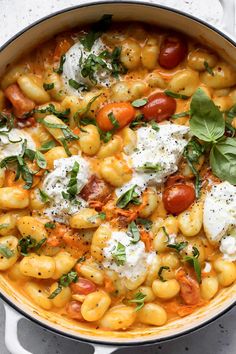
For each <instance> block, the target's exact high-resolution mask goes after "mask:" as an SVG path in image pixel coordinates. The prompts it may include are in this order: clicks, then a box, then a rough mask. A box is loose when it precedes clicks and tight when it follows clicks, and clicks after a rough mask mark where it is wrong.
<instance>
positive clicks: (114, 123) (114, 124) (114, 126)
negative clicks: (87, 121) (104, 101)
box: [108, 112, 120, 129]
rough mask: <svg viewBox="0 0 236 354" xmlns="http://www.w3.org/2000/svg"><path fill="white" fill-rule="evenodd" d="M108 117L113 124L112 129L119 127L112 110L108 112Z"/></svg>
mask: <svg viewBox="0 0 236 354" xmlns="http://www.w3.org/2000/svg"><path fill="white" fill-rule="evenodd" d="M108 119H109V121H110V122H111V124H112V125H113V129H118V128H119V127H120V124H119V122H118V120H117V119H116V117H115V116H114V113H113V112H110V113H109V114H108Z"/></svg>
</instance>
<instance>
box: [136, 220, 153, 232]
mask: <svg viewBox="0 0 236 354" xmlns="http://www.w3.org/2000/svg"><path fill="white" fill-rule="evenodd" d="M136 222H137V224H140V225H143V226H144V228H145V229H146V230H147V231H150V230H151V227H152V224H153V222H152V221H151V220H148V219H143V218H137V219H136Z"/></svg>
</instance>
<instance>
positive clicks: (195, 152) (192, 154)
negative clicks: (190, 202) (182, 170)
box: [183, 138, 205, 198]
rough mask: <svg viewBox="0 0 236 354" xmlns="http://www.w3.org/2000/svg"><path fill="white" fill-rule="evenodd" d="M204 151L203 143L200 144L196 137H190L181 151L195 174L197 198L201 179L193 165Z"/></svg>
mask: <svg viewBox="0 0 236 354" xmlns="http://www.w3.org/2000/svg"><path fill="white" fill-rule="evenodd" d="M204 151H205V147H204V145H202V144H200V143H199V142H198V141H197V139H195V138H192V139H191V140H190V141H189V142H188V144H187V145H186V146H185V148H184V153H183V156H184V157H185V158H186V160H187V163H188V165H189V167H190V169H191V171H192V173H193V174H194V176H195V191H196V197H197V198H199V197H200V190H201V180H200V175H199V172H198V170H197V169H196V167H195V166H194V165H195V164H198V163H199V159H200V157H201V156H202V155H203V153H204Z"/></svg>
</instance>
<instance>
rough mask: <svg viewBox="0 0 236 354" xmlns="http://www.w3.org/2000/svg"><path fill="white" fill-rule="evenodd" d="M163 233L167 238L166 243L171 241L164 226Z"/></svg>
mask: <svg viewBox="0 0 236 354" xmlns="http://www.w3.org/2000/svg"><path fill="white" fill-rule="evenodd" d="M162 231H163V232H164V234H165V236H166V242H169V241H170V235H169V234H168V232H167V231H166V228H165V226H162Z"/></svg>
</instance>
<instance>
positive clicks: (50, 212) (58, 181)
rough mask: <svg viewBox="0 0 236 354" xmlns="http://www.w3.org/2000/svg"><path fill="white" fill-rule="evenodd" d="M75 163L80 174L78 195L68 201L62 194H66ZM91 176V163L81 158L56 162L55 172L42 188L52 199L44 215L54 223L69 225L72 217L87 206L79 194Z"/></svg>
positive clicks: (69, 158)
mask: <svg viewBox="0 0 236 354" xmlns="http://www.w3.org/2000/svg"><path fill="white" fill-rule="evenodd" d="M75 162H77V163H78V164H79V172H78V173H77V177H76V179H77V195H76V197H75V198H74V199H73V200H67V199H65V198H64V197H63V194H62V192H65V193H66V190H67V188H68V184H69V181H70V177H71V171H72V168H73V166H74V163H75ZM90 175H91V173H90V168H89V163H88V162H87V161H86V160H85V159H84V158H82V157H81V156H72V157H68V158H62V159H58V160H55V161H54V170H53V171H52V172H50V173H49V174H48V175H47V176H46V178H45V180H44V182H43V186H42V189H43V191H44V192H45V193H47V195H48V196H49V197H50V199H51V201H50V204H49V206H48V207H47V208H46V209H45V210H44V214H45V215H47V216H48V217H49V218H50V219H52V220H54V221H58V222H64V223H67V222H68V218H69V216H70V215H73V214H75V213H76V212H78V210H79V209H80V208H82V207H85V206H86V202H85V201H84V200H83V199H82V198H81V197H79V196H78V194H79V192H80V191H81V189H82V188H83V187H84V186H85V184H86V183H87V182H88V179H89V177H90Z"/></svg>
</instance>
